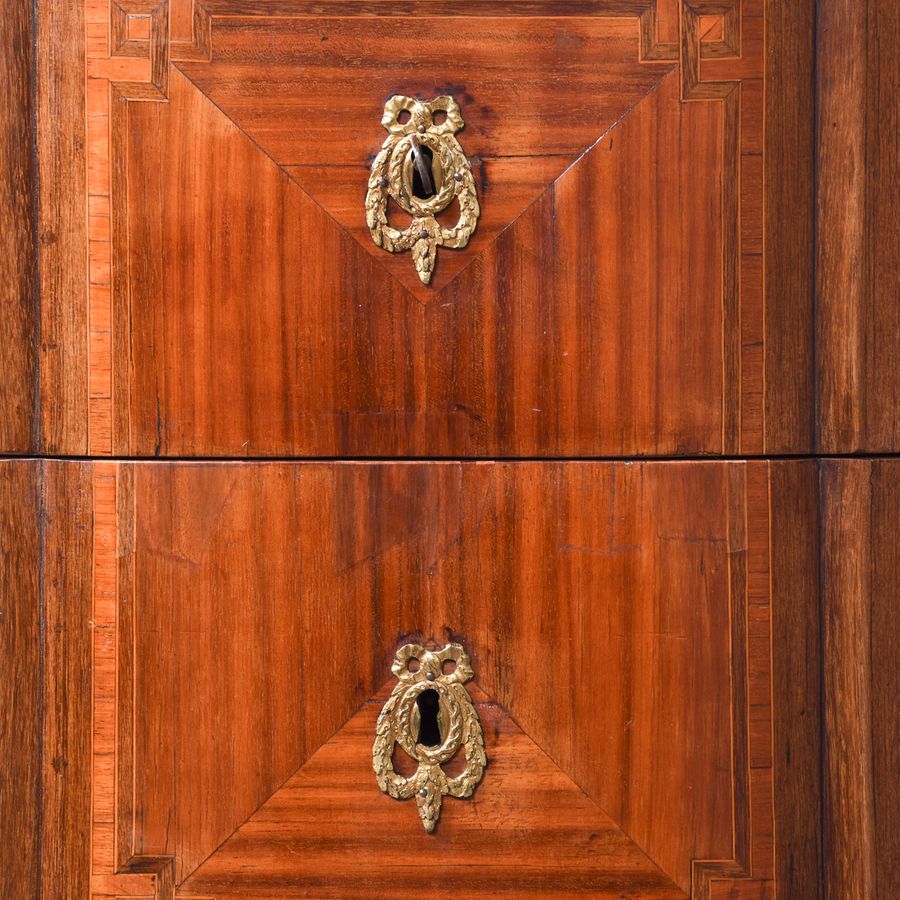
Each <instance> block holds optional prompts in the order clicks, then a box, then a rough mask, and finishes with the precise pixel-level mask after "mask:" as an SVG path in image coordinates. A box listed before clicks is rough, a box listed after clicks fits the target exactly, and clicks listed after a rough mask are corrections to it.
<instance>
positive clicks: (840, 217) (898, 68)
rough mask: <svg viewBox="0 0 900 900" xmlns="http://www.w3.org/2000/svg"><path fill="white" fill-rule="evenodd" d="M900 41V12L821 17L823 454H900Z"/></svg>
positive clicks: (848, 7)
mask: <svg viewBox="0 0 900 900" xmlns="http://www.w3.org/2000/svg"><path fill="white" fill-rule="evenodd" d="M898 31H900V10H898V8H897V4H896V3H892V2H890V0H887V2H880V0H873V2H871V3H864V4H863V3H854V2H852V0H829V2H826V3H823V4H821V11H820V14H819V17H818V64H817V66H818V73H819V77H818V106H819V110H820V114H819V117H818V134H817V137H818V140H817V151H818V152H817V159H816V164H817V168H818V172H819V175H818V186H819V188H818V212H817V230H818V235H819V237H818V241H817V273H818V274H817V287H816V301H817V302H816V329H817V341H818V344H817V349H818V352H817V371H818V381H819V410H818V413H819V415H818V419H819V422H818V426H819V433H820V439H819V450H820V451H821V452H823V453H855V452H870V453H879V452H881V453H884V452H896V451H897V450H898V447H900V413H898V410H900V372H898V367H897V358H898V356H900V304H898V303H897V298H898V293H900V291H898V286H900V263H898V259H900V229H898V227H897V224H896V223H897V215H896V211H897V206H898V202H900V159H898V154H897V141H898V137H900V112H898V109H897V106H898V104H897V102H896V96H897V91H898V89H900V61H898V59H897V54H896V53H895V52H894V49H893V48H894V45H895V43H896V36H897V34H898Z"/></svg>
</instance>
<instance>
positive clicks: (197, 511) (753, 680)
mask: <svg viewBox="0 0 900 900" xmlns="http://www.w3.org/2000/svg"><path fill="white" fill-rule="evenodd" d="M59 465H61V466H63V467H71V468H72V469H73V470H74V469H75V468H76V467H78V468H79V473H78V477H79V478H80V479H81V485H80V487H79V486H78V485H77V484H73V485H72V491H71V497H72V500H71V503H72V505H73V508H74V509H78V510H80V511H81V512H80V513H79V514H80V515H82V516H88V518H89V520H90V521H92V523H93V524H92V526H91V527H90V528H89V529H88V530H87V535H86V536H87V537H89V539H90V540H89V546H88V547H86V548H85V549H82V550H81V551H79V559H81V560H87V561H88V563H89V565H90V571H91V572H92V573H93V576H92V581H91V584H90V586H89V588H88V589H87V590H84V591H82V596H87V597H88V598H89V600H88V602H90V603H91V604H92V612H91V619H90V621H91V623H92V627H93V630H94V635H95V640H94V643H93V651H92V654H93V664H92V668H93V672H94V675H93V685H94V687H93V691H94V701H93V723H94V725H93V739H92V747H91V762H90V766H91V769H92V774H91V784H92V786H93V789H92V794H93V800H92V805H93V820H94V825H93V828H92V840H91V854H92V860H93V861H92V871H93V885H94V891H95V892H96V893H98V894H101V895H102V894H104V893H106V892H110V891H117V892H118V893H119V894H121V895H125V894H126V893H128V894H131V895H134V894H138V895H143V894H150V893H152V890H156V887H154V885H156V886H159V885H164V884H165V883H166V882H167V880H168V881H169V883H170V884H172V885H175V884H181V883H183V882H184V880H185V879H186V878H187V877H188V876H189V875H190V873H191V872H192V871H194V870H196V869H197V867H198V866H201V865H204V864H205V863H204V860H205V859H207V857H209V855H210V854H211V853H214V851H216V848H217V847H218V846H219V845H220V844H221V843H222V842H223V841H224V840H226V839H227V838H228V836H229V835H230V834H231V833H232V832H233V831H234V829H236V828H241V827H243V824H244V823H245V822H247V821H252V817H253V815H254V812H255V810H256V809H258V808H259V807H260V805H262V804H264V803H265V802H266V801H267V800H268V798H269V797H270V796H271V795H272V794H273V793H274V792H276V791H278V789H279V788H280V786H281V785H282V784H284V783H285V782H286V781H287V780H288V779H289V778H291V777H292V775H293V773H294V772H296V771H297V770H298V768H299V767H300V766H302V764H303V763H304V762H306V761H307V760H308V759H309V758H310V757H311V755H312V754H313V753H314V751H315V750H316V749H317V748H318V747H319V746H321V745H322V744H323V743H327V741H328V740H329V738H330V736H331V735H332V734H333V733H335V732H336V731H337V730H339V729H340V728H341V726H342V724H343V723H344V722H345V721H347V720H348V719H349V718H350V717H351V716H352V715H353V713H354V711H355V710H357V709H359V707H360V704H363V703H364V702H365V701H366V700H367V699H370V698H371V697H373V696H374V695H375V694H376V693H377V692H378V690H379V689H380V687H381V685H382V684H383V681H384V678H385V675H386V673H388V671H389V662H390V658H391V655H392V653H393V650H394V649H395V647H396V646H397V644H398V643H399V642H402V641H404V640H406V639H407V638H408V637H409V636H410V635H413V634H418V635H422V636H424V635H435V636H436V638H437V639H439V640H444V639H446V637H454V636H455V637H461V638H462V639H463V640H464V642H465V643H466V645H467V647H469V648H470V649H471V650H472V655H473V663H474V664H475V667H476V671H477V672H478V679H479V688H480V690H482V691H483V692H484V694H485V695H486V696H487V697H489V698H490V702H492V703H496V704H497V705H498V707H499V708H500V709H501V710H503V711H504V713H505V714H508V715H510V716H511V717H512V718H513V719H514V720H515V721H516V723H517V725H518V726H519V727H521V728H522V729H523V730H524V732H525V734H527V735H528V738H529V740H531V741H534V742H535V744H536V745H537V746H539V747H540V748H541V751H542V753H544V754H546V756H547V757H549V759H550V760H552V763H553V765H555V766H556V767H558V768H559V770H560V771H561V772H563V773H565V776H566V777H567V778H568V779H569V781H571V783H572V785H573V790H578V791H583V792H585V793H586V794H587V795H588V797H590V798H591V800H592V801H593V802H594V803H596V804H597V806H598V807H599V808H600V809H602V810H603V812H604V813H605V814H606V815H608V816H609V817H610V818H611V819H612V821H613V822H615V823H616V825H617V826H618V827H619V828H621V829H622V831H623V832H624V833H625V834H627V835H628V836H629V838H630V839H631V841H633V842H634V844H635V846H636V847H638V848H639V849H640V852H641V853H644V854H646V855H647V857H649V858H650V859H651V860H652V861H653V863H654V864H655V865H656V866H659V868H660V870H661V871H662V872H664V873H665V876H666V879H667V880H668V882H669V883H671V884H672V885H675V886H676V887H677V889H678V890H680V891H682V892H684V893H687V892H689V891H693V896H697V897H707V896H710V897H711V896H716V895H717V893H716V892H717V891H718V890H720V889H721V888H722V887H723V885H725V884H729V885H731V888H729V890H731V889H733V890H735V891H745V889H746V886H747V884H748V883H749V882H748V875H751V876H752V878H751V880H752V882H753V883H754V884H755V885H756V888H755V889H756V890H758V891H762V892H763V895H767V894H766V892H767V891H770V890H771V888H772V879H773V878H774V854H773V830H772V828H773V824H772V823H773V817H774V816H775V812H774V810H773V804H774V805H775V806H774V809H778V806H777V799H776V798H775V797H774V796H773V791H772V785H773V781H772V779H773V771H774V770H773V759H772V754H771V746H772V740H773V736H772V735H773V732H772V727H773V726H772V721H773V720H772V708H771V696H772V686H771V684H772V682H771V679H772V672H771V669H770V666H769V659H770V656H771V653H772V642H771V633H770V631H769V628H768V625H767V622H768V621H769V618H770V615H771V606H770V603H771V597H770V593H769V583H770V563H769V542H770V526H769V505H768V499H767V498H768V491H769V490H770V487H771V482H770V470H769V464H767V463H755V464H750V465H747V464H740V463H735V464H726V463H704V464H697V463H685V464H681V463H646V464H641V465H629V464H625V463H568V464H567V463H553V464H550V463H506V464H500V463H496V464H484V463H481V464H477V463H470V464H459V463H443V464H441V463H409V464H403V463H393V464H392V463H380V464H379V463H370V464H361V463H330V464H323V463H318V464H314V463H307V464H298V463H294V464H286V463H277V464H276V463H272V464H266V465H253V466H246V465H241V464H227V465H223V464H213V463H206V464H202V463H201V464H194V465H191V464H171V465H163V464H143V465H141V464H128V463H109V464H102V465H100V464H96V463H94V464H90V465H84V464H59ZM786 465H787V464H786ZM82 470H83V471H82ZM71 477H74V475H73V476H71ZM597 508H603V509H608V510H610V513H609V515H608V516H603V517H599V518H597V517H594V516H590V515H586V510H589V509H597ZM425 510H427V511H429V512H428V513H427V514H426V513H424V511H425ZM259 546H265V547H266V548H267V549H266V554H265V555H264V556H261V555H260V554H259V553H258V552H257V550H256V549H254V548H258V547H259ZM698 597H702V598H705V599H704V602H703V603H697V598H698ZM463 598H465V599H464V600H463ZM561 601H562V602H561ZM82 671H84V670H82ZM541 673H545V674H544V675H542V674H541ZM554 691H555V692H554ZM598 697H602V698H603V702H602V703H600V704H598V702H597V698H598ZM561 698H565V701H564V702H560V700H561ZM723 718H725V720H726V721H728V720H731V721H733V722H734V723H735V725H734V728H733V729H729V728H723V727H722V720H723ZM688 735H689V736H690V738H688V737H687V736H688ZM682 736H683V737H682ZM261 748H265V751H264V752H262V753H261ZM367 764H368V763H367ZM379 796H380V795H379ZM652 798H655V800H654V801H653V802H650V800H651V799H652ZM398 807H399V805H398ZM412 812H413V813H414V810H413V811H412ZM626 823H627V824H626ZM589 830H590V829H589ZM629 852H631V851H629ZM698 860H699V861H698ZM704 860H710V861H704ZM216 865H218V863H216ZM279 865H280V866H288V868H289V867H290V863H289V862H284V861H283V862H280V863H279ZM214 869H215V866H213V867H212V868H211V869H210V870H209V871H213V870H214ZM291 877H295V876H291ZM296 877H297V878H301V880H302V877H303V876H302V873H300V874H297V875H296ZM604 877H605V876H604ZM641 877H643V876H641ZM597 884H598V890H599V889H601V888H603V885H604V884H606V882H604V881H603V879H602V878H601V879H600V881H598V883H597ZM161 889H162V888H160V890H161ZM247 890H248V892H249V893H246V894H245V895H246V896H255V895H254V894H253V892H252V890H251V889H250V888H249V887H248V889H247ZM161 896H164V895H161Z"/></svg>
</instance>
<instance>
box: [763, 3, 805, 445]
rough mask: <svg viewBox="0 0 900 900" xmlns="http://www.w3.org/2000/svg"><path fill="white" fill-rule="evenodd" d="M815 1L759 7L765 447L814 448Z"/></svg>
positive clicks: (771, 4)
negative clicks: (762, 31)
mask: <svg viewBox="0 0 900 900" xmlns="http://www.w3.org/2000/svg"><path fill="white" fill-rule="evenodd" d="M815 16H816V3H815V0H792V2H791V3H782V2H780V0H768V2H767V3H766V76H765V135H766V141H765V152H764V155H763V158H764V161H765V228H764V260H765V295H766V304H765V341H766V345H765V351H766V358H765V372H766V394H765V404H766V415H765V421H766V451H767V452H768V453H773V454H774V453H798V452H799V453H809V452H811V451H812V450H813V449H814V447H815V445H816V405H815V404H816V370H815V312H814V295H815V290H814V288H815V285H814V262H815V255H816V254H815V243H814V229H815V203H816V195H815V184H816V179H815V152H814V147H815V122H814V116H813V115H812V110H813V108H814V104H815V90H816V86H815V78H816V67H815V52H816V41H815V36H816V35H815V32H816V29H815V21H816V19H815Z"/></svg>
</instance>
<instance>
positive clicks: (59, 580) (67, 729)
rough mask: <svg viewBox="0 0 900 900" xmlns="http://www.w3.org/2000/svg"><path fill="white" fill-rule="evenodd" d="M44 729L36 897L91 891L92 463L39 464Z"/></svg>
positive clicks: (73, 899) (77, 897)
mask: <svg viewBox="0 0 900 900" xmlns="http://www.w3.org/2000/svg"><path fill="white" fill-rule="evenodd" d="M41 465H42V486H41V489H42V495H43V497H42V513H41V522H42V560H41V574H42V587H41V592H42V603H43V651H42V652H43V728H42V737H41V743H42V749H43V763H42V766H41V771H42V822H43V834H42V840H41V892H42V898H44V900H49V898H50V897H53V898H54V900H55V898H59V900H82V898H83V897H86V896H88V891H89V889H90V876H91V865H90V863H91V859H90V841H91V830H92V829H91V828H89V827H88V825H87V823H89V822H91V820H92V817H91V792H92V784H91V771H90V750H91V737H92V724H93V723H92V700H93V698H92V689H93V687H94V686H95V682H94V675H93V671H92V665H91V662H92V653H91V651H92V643H93V642H94V641H95V640H96V639H97V638H98V637H100V636H101V635H102V632H100V633H98V632H97V631H96V630H95V629H94V627H93V615H92V613H93V610H92V603H91V600H92V597H91V592H92V586H93V578H94V574H95V573H94V572H93V568H92V556H93V546H92V545H93V537H94V535H93V527H92V526H93V524H94V519H93V513H94V508H93V490H92V478H91V468H92V467H91V464H90V463H86V462H62V461H58V460H45V461H43V462H42V464H41Z"/></svg>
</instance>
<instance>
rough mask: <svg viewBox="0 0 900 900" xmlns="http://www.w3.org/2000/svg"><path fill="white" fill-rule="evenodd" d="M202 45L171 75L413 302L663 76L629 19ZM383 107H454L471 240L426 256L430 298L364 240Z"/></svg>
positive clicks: (323, 30)
mask: <svg viewBox="0 0 900 900" xmlns="http://www.w3.org/2000/svg"><path fill="white" fill-rule="evenodd" d="M212 44H213V53H212V60H211V62H208V63H206V62H184V63H180V64H179V66H180V68H181V69H182V71H183V72H185V74H187V75H188V77H189V78H190V79H191V80H192V81H193V82H194V83H195V84H196V85H197V86H198V87H199V88H200V89H201V90H202V91H203V92H204V93H206V94H207V95H208V96H209V97H210V98H211V99H212V101H213V102H214V103H215V104H216V105H217V106H219V107H220V108H221V109H222V110H223V111H224V112H225V113H226V114H227V115H228V116H229V117H231V118H232V119H233V120H234V122H235V123H236V124H237V125H238V126H239V127H240V128H242V129H243V130H244V131H245V132H246V133H247V134H248V135H249V136H250V137H251V138H252V139H253V140H254V141H255V142H256V143H257V144H258V145H259V147H260V148H261V149H262V150H263V151H264V152H265V153H267V154H268V155H269V156H271V157H272V159H274V160H275V161H276V162H277V163H278V164H279V165H281V166H284V167H285V169H286V170H287V171H288V172H289V173H290V175H291V177H292V178H294V179H295V180H296V181H297V182H298V183H299V184H300V185H301V186H302V187H303V188H304V189H305V190H306V191H307V192H308V193H310V194H311V195H312V196H313V197H314V198H315V199H316V200H317V201H318V202H319V203H320V204H321V205H322V206H323V207H324V208H325V209H326V210H327V211H328V212H329V213H330V214H331V215H332V216H333V217H334V218H335V219H337V220H338V221H339V222H340V223H341V224H342V225H344V226H345V227H346V228H347V229H348V230H349V231H351V232H352V233H353V234H354V235H355V236H356V237H357V238H358V239H359V241H360V242H361V243H362V244H363V246H365V247H366V248H367V249H368V250H369V251H370V252H371V253H372V254H374V255H375V256H377V257H378V258H379V259H380V260H381V261H382V262H383V263H384V265H386V266H387V267H388V268H389V269H390V270H391V271H392V272H393V273H394V275H395V276H396V277H397V278H399V279H400V280H401V281H402V282H403V283H404V284H405V285H406V286H407V287H408V288H409V289H410V290H412V291H413V292H414V293H415V294H416V295H417V296H419V297H420V298H422V299H430V298H431V297H433V296H434V294H435V292H436V291H437V290H439V289H440V288H441V287H442V286H444V285H446V284H447V283H448V282H449V281H450V280H451V279H452V278H453V276H454V275H455V274H456V272H458V271H459V270H460V269H461V268H462V267H464V266H465V265H467V263H468V262H470V261H471V260H472V259H473V258H475V256H477V255H478V252H479V249H480V248H483V247H485V246H486V245H487V244H488V243H489V242H490V241H491V240H492V238H493V237H494V236H495V235H496V234H497V233H498V232H499V231H501V230H502V229H504V228H505V227H506V226H508V225H509V223H510V222H512V221H513V220H514V219H515V218H516V217H517V216H519V215H520V214H521V213H522V211H523V210H524V209H525V208H526V207H527V206H528V205H529V203H531V202H532V201H533V200H534V199H535V197H537V196H538V195H539V194H540V192H541V191H542V190H543V189H544V188H545V187H546V186H547V185H549V184H550V183H551V182H552V181H553V180H554V179H556V178H557V177H558V176H559V175H560V174H561V173H562V172H563V171H564V170H565V169H566V168H567V167H568V166H569V165H571V164H572V162H574V161H575V160H576V159H577V158H578V157H579V156H580V155H581V154H583V153H584V151H585V150H587V149H588V148H589V147H590V146H591V145H592V144H594V143H595V142H596V140H597V139H598V138H599V137H600V136H601V135H603V134H604V133H606V132H607V131H608V130H609V129H610V128H611V127H612V126H613V125H614V124H615V123H616V122H617V121H619V120H620V119H621V118H622V117H623V116H625V115H626V114H627V113H628V111H629V110H630V109H632V108H633V107H634V106H635V105H636V104H638V103H639V102H640V100H641V99H642V98H643V97H644V96H646V95H647V93H649V92H650V91H651V90H652V89H653V87H654V86H655V85H657V84H658V83H659V81H660V79H661V78H662V77H663V76H664V75H665V74H666V73H667V72H669V71H670V70H671V68H672V64H671V63H646V62H645V63H642V62H640V60H639V53H640V50H639V38H638V21H637V19H636V18H635V19H612V18H607V19H604V18H600V17H593V16H592V17H583V18H573V17H569V18H558V19H550V18H515V17H498V18H452V17H416V18H415V19H405V18H391V17H382V18H363V17H351V18H328V17H325V18H272V19H268V18H262V19H260V18H223V19H216V20H214V25H213V42H212ZM397 93H402V94H408V95H411V96H420V97H423V98H429V99H430V98H432V97H434V96H437V95H438V94H443V93H450V94H453V95H454V96H455V97H456V99H457V100H458V101H459V103H460V105H461V107H462V114H463V117H464V119H465V128H464V129H463V130H462V131H461V132H460V133H459V135H458V137H459V139H460V143H461V144H462V147H463V150H464V151H465V153H466V155H467V156H468V158H469V160H470V161H471V163H472V166H473V169H474V171H475V173H476V177H477V183H478V191H479V199H480V201H481V207H482V216H481V219H480V220H479V223H478V228H477V230H476V233H475V235H474V237H473V239H472V241H471V243H470V244H469V246H468V247H467V248H465V249H464V250H446V249H444V250H441V251H440V252H439V255H438V257H439V258H438V267H437V269H436V271H435V274H434V277H433V279H432V283H431V286H430V287H424V286H422V285H421V284H420V283H419V282H418V279H417V277H416V274H415V270H414V268H413V265H412V261H411V260H410V259H409V254H399V255H396V256H394V255H391V254H388V253H386V252H385V251H384V250H381V249H380V248H377V247H376V246H375V245H374V244H373V243H372V241H371V239H370V237H369V233H368V230H367V228H366V225H365V215H364V211H363V200H364V197H365V192H366V182H367V178H368V168H369V165H370V164H371V161H372V159H373V157H374V155H375V154H376V153H377V151H378V149H379V147H380V146H381V144H382V142H383V140H384V138H385V137H386V136H387V134H386V132H385V131H384V130H383V128H382V127H381V124H380V120H381V115H382V111H383V106H384V102H385V100H386V99H388V98H389V97H391V96H392V95H393V94H397ZM587 199H588V201H589V198H587ZM446 215H453V212H451V211H450V210H448V211H447V213H446Z"/></svg>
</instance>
